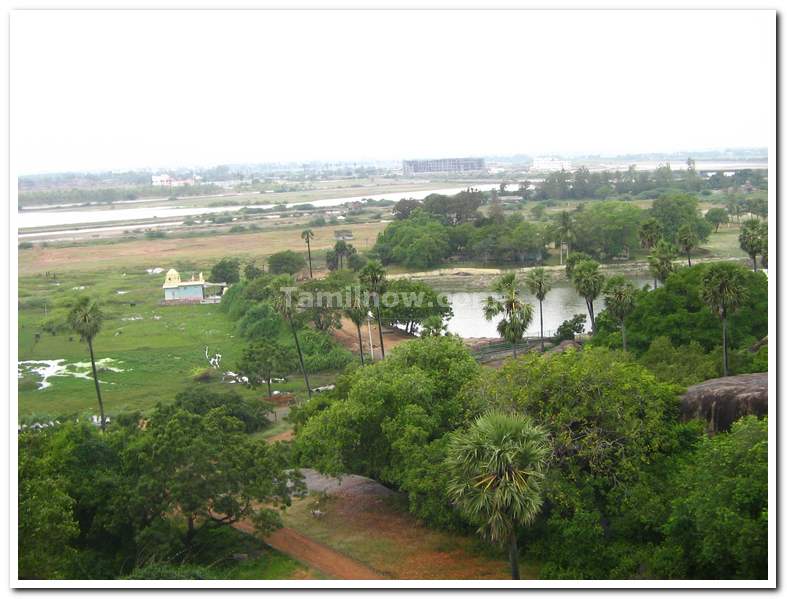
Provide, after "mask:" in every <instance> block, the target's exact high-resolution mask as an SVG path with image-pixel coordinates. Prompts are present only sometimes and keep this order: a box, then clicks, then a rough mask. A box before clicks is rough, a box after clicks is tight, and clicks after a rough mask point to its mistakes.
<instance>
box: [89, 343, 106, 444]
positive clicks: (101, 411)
mask: <svg viewBox="0 0 787 599" xmlns="http://www.w3.org/2000/svg"><path fill="white" fill-rule="evenodd" d="M87 348H88V349H89V350H90V366H91V367H92V368H93V383H94V384H95V385H96V396H97V397H98V413H99V417H100V418H101V431H102V432H103V431H104V430H106V421H105V420H104V402H103V400H102V399H101V388H100V387H99V385H98V372H96V358H95V357H94V356H93V340H92V339H90V338H88V340H87Z"/></svg>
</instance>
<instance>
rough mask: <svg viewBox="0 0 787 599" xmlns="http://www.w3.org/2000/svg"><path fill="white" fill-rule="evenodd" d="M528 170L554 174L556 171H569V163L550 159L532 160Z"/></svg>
mask: <svg viewBox="0 0 787 599" xmlns="http://www.w3.org/2000/svg"><path fill="white" fill-rule="evenodd" d="M530 170H531V171H539V172H547V173H554V172H556V171H570V170H571V161H570V160H561V159H559V158H552V157H545V158H534V159H533V164H532V166H531V167H530Z"/></svg>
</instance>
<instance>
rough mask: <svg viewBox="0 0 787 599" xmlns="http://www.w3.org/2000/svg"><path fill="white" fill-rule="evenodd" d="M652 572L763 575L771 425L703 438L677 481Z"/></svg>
mask: <svg viewBox="0 0 787 599" xmlns="http://www.w3.org/2000/svg"><path fill="white" fill-rule="evenodd" d="M670 508H671V509H670V515H669V518H668V519H667V522H666V523H665V525H664V534H665V537H666V539H665V542H664V546H663V548H662V550H661V552H660V556H659V557H660V561H659V563H658V564H657V568H656V570H657V574H660V575H662V576H666V577H678V578H684V577H688V578H720V579H730V578H744V579H764V578H767V577H768V419H767V418H766V419H763V420H758V419H757V418H756V417H754V416H747V417H744V418H742V419H741V420H739V421H738V422H736V423H735V424H733V426H732V430H731V431H730V432H729V433H721V434H718V435H716V436H714V437H710V438H705V439H703V441H702V442H701V443H700V445H699V447H698V448H697V451H696V453H695V454H694V455H693V456H692V457H691V459H689V460H688V461H687V463H686V464H685V466H684V467H683V468H681V470H680V471H679V472H678V474H677V476H676V477H675V481H674V487H673V493H672V501H671V506H670Z"/></svg>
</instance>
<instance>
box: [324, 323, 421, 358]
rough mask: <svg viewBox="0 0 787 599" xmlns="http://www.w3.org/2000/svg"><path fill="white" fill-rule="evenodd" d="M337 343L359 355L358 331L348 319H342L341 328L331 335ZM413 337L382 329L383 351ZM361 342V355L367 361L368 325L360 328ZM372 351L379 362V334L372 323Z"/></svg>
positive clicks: (391, 329) (393, 329) (396, 330)
mask: <svg viewBox="0 0 787 599" xmlns="http://www.w3.org/2000/svg"><path fill="white" fill-rule="evenodd" d="M331 334H332V335H333V338H334V339H335V340H336V341H337V343H339V344H341V345H342V346H343V347H345V348H347V349H349V350H350V351H351V352H353V353H354V354H356V355H360V351H359V349H358V347H359V345H358V329H356V328H355V325H354V324H353V322H352V321H351V320H350V319H349V318H342V328H340V329H335V330H333V331H332V333H331ZM415 338H416V337H414V336H413V335H408V334H407V333H405V332H404V331H400V330H399V329H396V328H389V327H383V343H385V351H386V352H387V351H389V350H391V349H393V348H394V347H396V346H397V345H399V344H401V343H404V342H405V341H410V340H411V339H415ZM361 342H362V343H363V355H364V356H365V357H366V358H367V359H368V357H369V353H370V352H369V329H368V325H366V324H364V325H363V326H362V327H361ZM372 349H373V351H374V359H375V360H379V359H380V357H381V355H382V354H381V351H380V334H379V332H378V330H377V325H376V324H374V323H372Z"/></svg>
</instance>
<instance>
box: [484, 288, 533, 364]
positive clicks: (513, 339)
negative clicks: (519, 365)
mask: <svg viewBox="0 0 787 599" xmlns="http://www.w3.org/2000/svg"><path fill="white" fill-rule="evenodd" d="M492 291H494V292H496V293H499V294H500V295H502V296H503V297H502V299H497V298H495V297H492V296H491V295H490V296H489V297H487V298H486V301H485V302H484V318H486V319H487V320H492V319H493V318H494V317H495V316H499V315H500V314H502V315H503V318H502V320H501V321H500V322H499V323H497V332H498V333H500V336H501V337H502V338H503V339H505V340H506V341H508V342H509V343H511V344H512V345H513V346H514V358H516V344H517V343H518V342H519V341H521V340H522V337H523V336H524V334H525V331H526V330H527V327H528V326H530V323H531V322H532V320H533V306H531V305H530V304H526V303H525V302H523V301H522V300H521V299H520V297H519V289H518V288H517V283H516V275H515V274H514V273H508V274H507V275H503V276H502V277H500V278H499V279H498V280H497V281H495V283H494V284H493V285H492Z"/></svg>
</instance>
